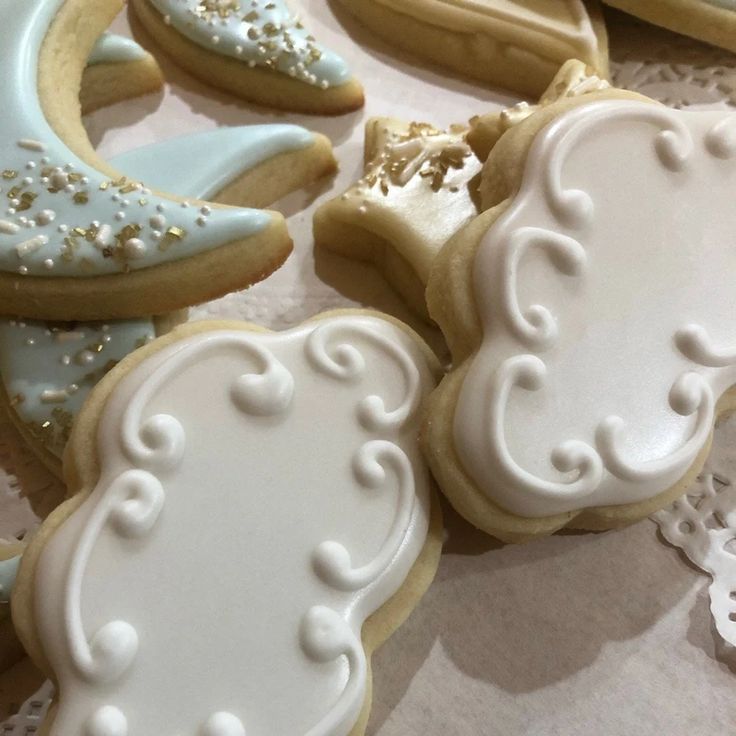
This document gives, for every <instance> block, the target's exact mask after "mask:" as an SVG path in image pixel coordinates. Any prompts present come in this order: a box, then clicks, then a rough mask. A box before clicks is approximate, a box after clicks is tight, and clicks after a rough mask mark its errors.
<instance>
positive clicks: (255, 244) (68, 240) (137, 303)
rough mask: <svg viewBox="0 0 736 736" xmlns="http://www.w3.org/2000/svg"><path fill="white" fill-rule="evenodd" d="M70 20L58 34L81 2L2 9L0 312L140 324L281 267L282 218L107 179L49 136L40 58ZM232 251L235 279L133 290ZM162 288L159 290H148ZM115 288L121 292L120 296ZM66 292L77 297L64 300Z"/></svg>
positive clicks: (182, 276) (192, 276) (194, 276)
mask: <svg viewBox="0 0 736 736" xmlns="http://www.w3.org/2000/svg"><path fill="white" fill-rule="evenodd" d="M101 4H102V5H104V6H105V7H106V9H107V10H109V9H110V8H108V7H107V6H112V9H114V8H117V6H118V2H117V0H106V1H104V2H103V0H96V1H95V2H94V3H93V4H92V5H90V6H89V7H90V9H93V7H92V6H93V5H94V6H99V5H101ZM65 6H68V8H67V7H65ZM67 9H68V12H66V13H65V17H64V18H63V20H64V23H60V24H58V25H60V26H65V24H66V23H70V22H72V21H73V20H74V16H75V13H76V14H77V15H81V14H82V12H83V7H82V4H81V3H80V2H79V0H41V1H39V2H34V3H20V4H10V3H5V4H4V5H3V6H2V7H1V8H0V20H2V23H3V28H4V31H3V55H4V62H5V63H4V69H3V74H2V75H0V98H2V99H3V106H4V111H3V115H2V119H1V121H0V128H1V129H2V130H1V133H2V135H0V311H2V312H5V313H6V314H10V315H12V314H16V313H20V314H25V315H26V316H29V317H39V318H45V319H84V318H88V317H97V318H107V317H129V316H138V315H140V313H141V312H140V311H139V310H144V311H145V312H148V313H151V312H155V311H167V310H170V309H175V308H178V307H180V306H185V304H182V303H181V300H182V299H184V298H185V295H186V301H188V302H190V303H192V302H194V301H198V300H202V299H205V298H209V297H211V296H213V295H214V294H215V293H216V292H217V291H218V290H219V291H220V293H222V291H223V290H224V291H227V290H229V288H239V286H238V285H237V284H235V283H234V282H231V283H228V284H225V285H224V289H218V288H217V287H218V284H216V283H212V279H213V278H215V277H217V275H218V274H230V273H232V272H233V271H238V268H235V266H237V265H238V263H241V264H242V265H241V266H240V269H241V270H240V273H239V274H238V276H237V277H235V276H233V278H235V279H236V280H241V281H242V282H243V283H242V284H240V286H246V285H248V284H249V283H252V282H253V281H255V280H258V278H259V277H262V276H263V275H265V274H266V273H268V272H270V271H271V270H273V268H275V267H277V266H278V265H279V263H280V262H281V261H283V259H284V258H285V257H286V255H287V254H288V251H289V249H290V241H289V239H288V235H287V233H286V229H285V225H284V222H283V218H282V217H281V216H280V215H278V214H276V213H270V212H266V211H263V210H254V209H231V208H210V207H209V206H206V205H202V204H197V205H190V204H188V203H186V202H184V203H180V202H176V201H172V200H170V199H167V198H164V197H162V196H159V195H157V194H154V193H153V192H152V191H151V190H150V189H148V188H147V187H146V186H145V185H143V184H140V183H138V182H136V181H134V180H132V179H131V178H130V177H126V176H123V175H121V176H117V177H111V176H107V175H105V174H103V173H101V172H100V171H98V170H97V169H96V168H93V167H92V166H90V165H89V164H87V163H86V162H85V161H83V160H82V159H81V158H79V157H78V156H77V155H75V154H74V153H73V152H72V151H71V150H70V148H69V147H68V146H67V145H66V144H65V143H64V142H63V141H62V140H61V139H60V138H59V136H58V135H57V134H56V133H55V132H54V130H53V129H52V128H51V126H50V124H49V123H48V122H47V120H46V118H45V117H44V112H43V110H42V108H41V101H40V99H39V95H38V88H37V74H38V68H39V53H40V52H41V47H42V44H43V42H44V38H45V36H46V33H47V31H48V30H49V27H50V26H51V24H52V22H53V21H54V18H55V17H56V16H57V13H64V11H65V10H67ZM77 20H80V18H77ZM57 33H59V31H57ZM71 42H72V40H71V39H70V43H71ZM90 151H91V149H90ZM90 155H93V154H90ZM253 236H256V237H255V238H254V237H253ZM251 238H252V240H250V239H251ZM228 244H229V245H235V246H238V245H239V246H242V248H239V247H233V251H234V252H233V253H232V254H231V255H232V265H233V268H232V269H230V268H225V267H223V266H222V264H220V268H219V271H218V273H217V274H216V273H212V272H210V271H208V274H209V278H205V279H203V278H202V277H201V276H200V275H199V274H198V273H197V272H196V269H194V268H191V269H186V268H184V269H182V268H179V269H177V270H176V273H173V272H172V273H170V277H171V279H172V280H171V283H168V284H167V283H166V282H165V272H166V269H158V270H157V271H156V276H157V279H156V280H155V281H151V280H150V279H149V281H146V280H145V279H142V280H140V282H139V284H138V286H140V288H141V293H140V294H137V293H136V288H137V287H136V283H135V282H136V279H133V278H129V277H130V276H135V275H140V272H142V271H145V270H146V269H149V268H152V267H156V266H170V265H171V264H175V263H177V262H179V263H180V262H182V261H184V260H186V259H191V258H193V257H197V256H200V257H202V256H203V255H211V253H212V252H213V251H216V250H218V249H219V248H220V247H222V246H226V245H228ZM251 244H252V247H250V248H249V245H251ZM220 255H222V254H220ZM212 263H213V261H208V264H209V265H210V266H211V264H212ZM230 265H231V264H230V262H229V261H228V266H230ZM105 277H107V278H105ZM159 277H160V278H161V279H162V281H161V282H160V283H161V285H160V289H158V290H152V289H151V286H152V284H155V283H159V282H158V278H159ZM174 277H175V278H174ZM228 278H230V276H228ZM55 279H62V280H63V288H62V287H59V289H56V288H55V287H54V285H53V282H54V280H55ZM120 279H122V283H123V284H124V287H122V288H121V285H120V283H118V284H116V285H115V286H114V287H113V282H115V281H117V280H120ZM143 282H145V283H143ZM143 287H145V288H143ZM67 288H69V289H76V288H79V289H80V290H81V292H82V294H81V296H80V295H77V296H76V298H67V295H66V294H65V293H63V291H64V290H65V289H67ZM213 289H214V291H213ZM59 290H61V293H59ZM87 291H88V292H89V293H87ZM152 291H154V292H155V291H157V292H158V293H152ZM177 291H178V293H179V296H177V293H176V292H177ZM121 295H122V296H123V297H127V298H121ZM144 297H145V298H144ZM177 300H178V301H177ZM159 301H160V302H161V303H160V304H158V303H156V302H159Z"/></svg>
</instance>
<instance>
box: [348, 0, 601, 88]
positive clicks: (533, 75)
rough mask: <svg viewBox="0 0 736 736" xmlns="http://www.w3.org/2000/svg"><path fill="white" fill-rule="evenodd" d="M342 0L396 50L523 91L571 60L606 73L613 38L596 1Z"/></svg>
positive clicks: (543, 83)
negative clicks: (610, 39)
mask: <svg viewBox="0 0 736 736" xmlns="http://www.w3.org/2000/svg"><path fill="white" fill-rule="evenodd" d="M341 2H342V4H343V5H344V6H345V7H346V8H348V9H349V10H350V11H351V12H352V13H354V14H355V15H356V17H357V18H359V19H360V21H361V22H362V23H364V24H365V25H366V26H367V27H368V28H370V29H371V30H372V31H373V32H374V33H376V34H378V35H379V36H381V37H382V38H385V39H386V40H387V41H389V42H390V43H392V44H394V45H396V46H398V47H399V48H402V49H405V50H407V51H410V52H412V53H414V54H417V55H418V56H420V57H422V58H426V59H430V60H432V61H434V62H437V63H439V64H441V65H442V66H445V67H448V68H450V69H452V70H454V71H456V72H460V73H461V74H463V75H466V76H469V77H471V78H473V79H478V80H481V81H484V82H488V83H491V84H494V85H500V86H502V87H507V88H509V89H513V90H516V91H518V92H522V93H525V94H531V95H538V94H540V93H541V92H542V90H544V88H545V87H546V86H547V85H548V84H549V82H550V80H551V79H552V77H553V76H554V75H555V74H556V73H557V70H558V69H559V67H560V66H561V65H562V64H564V63H565V62H566V61H567V60H568V59H582V60H583V61H584V62H586V63H587V64H589V65H590V66H591V67H593V68H594V69H595V70H596V71H597V72H598V73H600V74H601V75H602V76H604V77H605V76H607V75H608V40H607V36H606V29H605V24H604V22H603V17H602V15H601V12H600V7H599V6H598V4H597V0H596V2H588V3H584V2H583V0H341Z"/></svg>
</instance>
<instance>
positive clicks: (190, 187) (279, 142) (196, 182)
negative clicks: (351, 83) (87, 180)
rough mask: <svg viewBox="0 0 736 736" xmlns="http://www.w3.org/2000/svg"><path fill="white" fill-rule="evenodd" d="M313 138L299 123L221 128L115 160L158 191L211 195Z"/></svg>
mask: <svg viewBox="0 0 736 736" xmlns="http://www.w3.org/2000/svg"><path fill="white" fill-rule="evenodd" d="M313 142H314V136H313V135H312V133H310V132H309V131H308V130H307V129H306V128H300V127H299V126H298V125H247V126H243V127H240V128H217V129H216V130H211V131H205V132H202V133H193V134H191V135H185V136H180V137H178V138H172V139H171V140H167V141H162V142H161V143H153V144H151V145H150V146H144V147H142V148H135V149H133V150H132V151H128V152H126V153H123V154H120V155H119V156H116V157H115V158H113V159H111V163H112V164H113V166H115V167H116V168H118V169H120V170H121V171H127V172H128V174H130V175H131V176H133V177H135V178H138V179H141V180H142V181H145V182H148V183H149V184H150V185H151V186H152V187H154V188H156V189H160V190H163V191H167V192H176V193H177V194H178V195H179V196H182V197H193V198H197V199H208V198H210V197H212V196H214V195H215V194H216V193H217V192H219V191H220V190H222V189H223V188H224V187H225V186H226V185H227V184H229V183H230V182H231V181H233V179H235V178H236V177H237V176H238V175H240V174H241V173H243V172H244V171H247V170H248V169H252V168H253V167H255V166H258V164H261V163H263V162H264V161H266V160H268V159H269V158H271V157H272V156H276V155H277V154H279V153H285V152H287V151H297V150H300V149H302V148H306V147H307V146H309V145H311V144H312V143H313Z"/></svg>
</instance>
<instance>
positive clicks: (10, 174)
mask: <svg viewBox="0 0 736 736" xmlns="http://www.w3.org/2000/svg"><path fill="white" fill-rule="evenodd" d="M2 176H3V179H15V177H16V176H18V172H17V171H15V170H14V169H5V171H3V174H2Z"/></svg>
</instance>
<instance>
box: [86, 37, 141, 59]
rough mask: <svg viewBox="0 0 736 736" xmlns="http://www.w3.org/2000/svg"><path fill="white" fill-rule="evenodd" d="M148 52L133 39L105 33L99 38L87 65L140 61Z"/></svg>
mask: <svg viewBox="0 0 736 736" xmlns="http://www.w3.org/2000/svg"><path fill="white" fill-rule="evenodd" d="M145 58H146V52H145V51H144V50H143V49H142V48H141V47H140V46H139V45H138V44H137V43H136V42H135V41H134V40H133V39H132V38H126V37H125V36H118V35H117V34H115V33H103V34H102V36H100V38H99V39H98V41H97V43H96V44H95V47H94V48H93V49H92V53H91V54H90V55H89V58H88V59H87V65H88V66H93V65H94V64H120V63H122V62H125V61H140V60H141V59H145Z"/></svg>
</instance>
